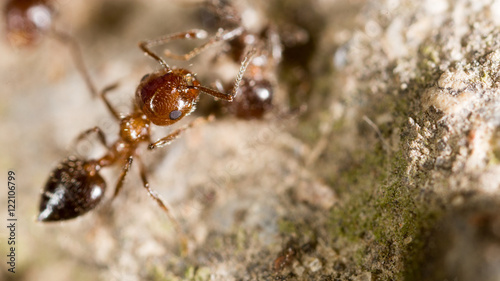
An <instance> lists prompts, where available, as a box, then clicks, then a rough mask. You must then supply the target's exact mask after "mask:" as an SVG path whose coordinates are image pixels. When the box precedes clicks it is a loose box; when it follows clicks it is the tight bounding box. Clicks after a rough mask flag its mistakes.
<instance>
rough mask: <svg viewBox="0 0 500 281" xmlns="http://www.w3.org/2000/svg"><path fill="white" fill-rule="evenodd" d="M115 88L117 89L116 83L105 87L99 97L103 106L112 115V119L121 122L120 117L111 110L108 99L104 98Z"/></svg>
mask: <svg viewBox="0 0 500 281" xmlns="http://www.w3.org/2000/svg"><path fill="white" fill-rule="evenodd" d="M116 87H118V83H114V84H111V85H109V86H107V87H106V88H104V89H103V90H102V91H101V93H100V94H99V96H100V97H101V98H102V100H103V101H104V104H105V105H106V107H107V108H108V110H109V112H111V115H113V117H115V119H116V120H118V121H120V120H121V115H120V114H119V113H118V112H117V111H116V110H115V109H114V108H113V106H112V105H111V103H110V102H109V100H108V98H107V96H106V95H107V94H108V93H109V92H110V91H111V90H114V89H115V88H116Z"/></svg>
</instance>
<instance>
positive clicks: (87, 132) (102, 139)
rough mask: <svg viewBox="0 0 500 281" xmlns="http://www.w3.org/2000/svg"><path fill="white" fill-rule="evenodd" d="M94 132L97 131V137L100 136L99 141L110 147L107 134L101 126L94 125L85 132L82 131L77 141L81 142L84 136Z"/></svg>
mask: <svg viewBox="0 0 500 281" xmlns="http://www.w3.org/2000/svg"><path fill="white" fill-rule="evenodd" d="M92 133H96V134H97V137H98V138H99V141H100V142H101V144H102V145H103V146H104V147H108V146H107V144H106V136H105V135H104V133H103V132H102V130H101V128H99V127H94V128H91V129H88V130H86V131H85V132H83V133H81V134H80V135H78V137H77V138H76V140H75V143H79V142H80V141H82V140H83V139H84V138H86V137H87V136H88V135H90V134H92Z"/></svg>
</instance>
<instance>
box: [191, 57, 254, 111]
mask: <svg viewBox="0 0 500 281" xmlns="http://www.w3.org/2000/svg"><path fill="white" fill-rule="evenodd" d="M255 52H256V50H255V49H251V50H250V51H248V52H247V54H246V56H245V59H244V60H243V61H242V62H241V67H240V71H239V72H238V75H237V76H236V80H235V81H234V86H233V88H232V89H231V91H230V92H229V94H224V93H222V92H220V91H217V90H213V89H210V88H207V87H204V86H190V88H194V89H198V90H200V91H202V92H204V93H205V94H207V95H211V96H212V97H214V98H219V99H222V100H226V101H229V102H232V101H233V99H234V97H235V96H236V93H237V91H238V89H239V87H240V83H241V80H242V79H243V75H244V74H245V71H246V70H247V67H248V65H249V64H250V61H251V60H252V57H253V55H254V54H255Z"/></svg>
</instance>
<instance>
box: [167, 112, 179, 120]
mask: <svg viewBox="0 0 500 281" xmlns="http://www.w3.org/2000/svg"><path fill="white" fill-rule="evenodd" d="M181 115H182V112H181V111H180V110H174V111H172V112H170V116H169V117H170V119H171V120H175V119H177V118H179V117H181Z"/></svg>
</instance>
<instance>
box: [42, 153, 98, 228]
mask: <svg viewBox="0 0 500 281" xmlns="http://www.w3.org/2000/svg"><path fill="white" fill-rule="evenodd" d="M98 168H99V167H98V166H97V164H96V163H95V162H91V161H84V160H79V159H77V158H74V157H70V158H68V159H66V160H64V161H62V162H61V163H60V164H59V165H58V166H57V168H56V169H54V171H52V173H51V174H50V177H49V180H48V181H47V183H46V184H45V187H44V189H43V191H42V199H41V201H40V214H39V216H38V220H39V221H43V222H47V221H60V220H68V219H72V218H76V217H78V216H81V215H83V214H85V213H86V212H88V211H90V210H92V209H94V208H95V207H96V206H97V204H99V202H100V201H101V199H102V197H103V195H104V191H105V189H106V182H105V181H104V179H103V178H102V177H101V176H100V175H99V173H98V171H97V169H98Z"/></svg>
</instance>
